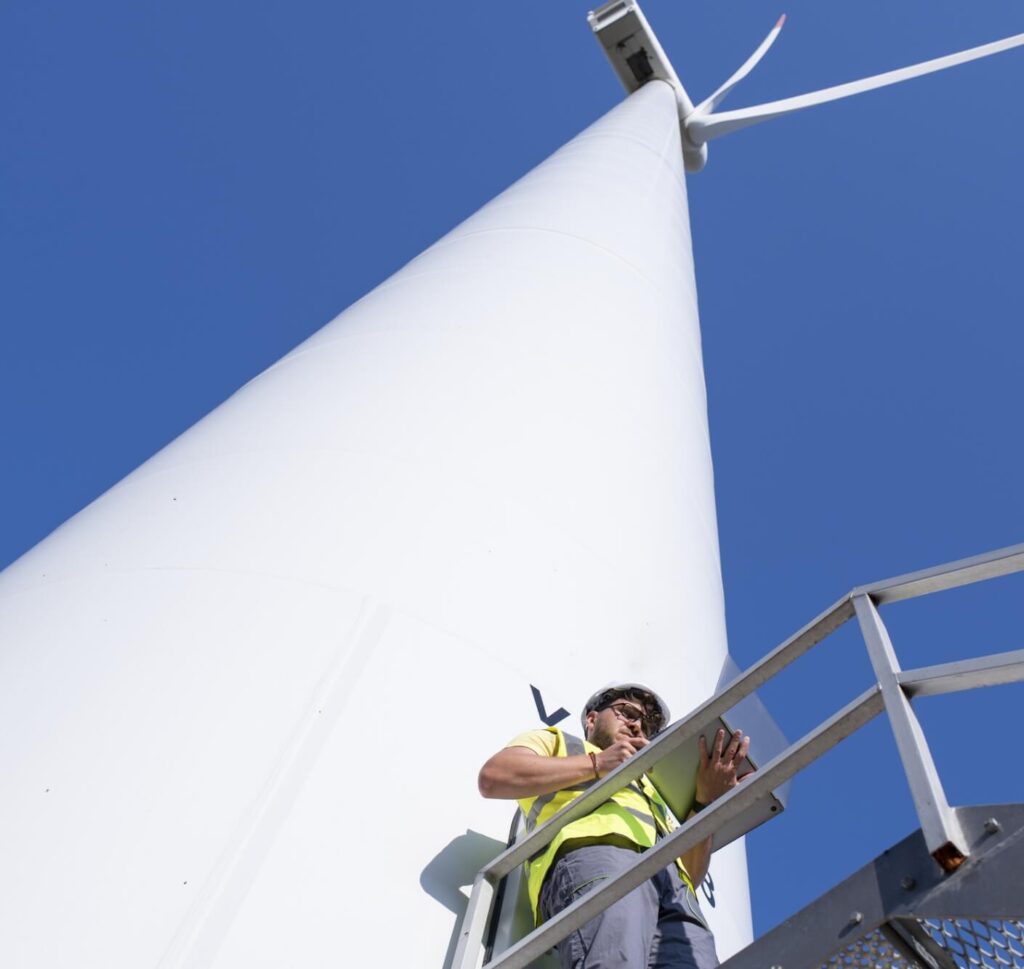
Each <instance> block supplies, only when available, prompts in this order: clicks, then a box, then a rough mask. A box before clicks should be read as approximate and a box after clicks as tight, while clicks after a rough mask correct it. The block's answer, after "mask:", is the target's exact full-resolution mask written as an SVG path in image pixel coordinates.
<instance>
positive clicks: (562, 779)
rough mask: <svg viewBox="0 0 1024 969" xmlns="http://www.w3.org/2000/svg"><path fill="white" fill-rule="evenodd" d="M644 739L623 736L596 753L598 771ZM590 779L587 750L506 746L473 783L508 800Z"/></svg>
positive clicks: (614, 763)
mask: <svg viewBox="0 0 1024 969" xmlns="http://www.w3.org/2000/svg"><path fill="white" fill-rule="evenodd" d="M645 743H646V741H645V740H643V738H640V737H624V738H622V739H620V740H617V741H616V742H615V743H614V744H612V746H611V747H608V748H607V749H606V750H602V751H600V753H596V754H595V755H594V756H595V758H596V760H597V773H598V775H599V776H600V777H604V775H605V774H607V773H608V772H609V771H611V770H613V769H614V768H616V767H618V766H619V764H621V763H622V762H623V761H625V760H628V759H629V758H630V757H632V756H633V754H635V753H636V752H637V750H638V749H639V748H640V747H641V746H643V745H644V744H645ZM591 780H594V762H593V761H592V760H591V759H590V755H589V754H574V755H572V756H571V757H543V756H541V755H540V754H538V753H537V752H536V751H535V750H531V749H530V748H529V747H506V748H505V749H504V750H499V751H498V752H497V753H496V754H495V755H494V756H493V757H492V758H491V759H490V760H489V761H487V763H486V764H484V766H483V767H482V768H481V769H480V777H479V778H478V780H477V786H478V787H479V788H480V793H481V794H482V795H483V796H484V797H497V798H505V799H509V800H511V799H513V798H521V797H536V796H537V795H539V794H550V793H551V792H552V791H563V790H565V788H567V787H572V786H573V785H575V784H580V783H582V782H583V781H591Z"/></svg>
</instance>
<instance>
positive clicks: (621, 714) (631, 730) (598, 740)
mask: <svg viewBox="0 0 1024 969" xmlns="http://www.w3.org/2000/svg"><path fill="white" fill-rule="evenodd" d="M643 715H644V711H643V708H642V707H641V706H640V704H639V703H636V702H635V701H634V700H627V699H625V698H624V697H617V698H616V699H614V700H612V701H611V703H610V704H608V705H607V706H604V707H603V708H602V709H600V710H591V712H590V713H588V714H587V740H589V741H590V742H591V743H592V744H594V746H595V747H600V748H601V749H602V750H604V749H606V748H607V747H610V746H611V745H612V744H613V743H615V741H617V740H622V739H623V738H627V737H643V736H645V734H644V729H643V725H642V722H643Z"/></svg>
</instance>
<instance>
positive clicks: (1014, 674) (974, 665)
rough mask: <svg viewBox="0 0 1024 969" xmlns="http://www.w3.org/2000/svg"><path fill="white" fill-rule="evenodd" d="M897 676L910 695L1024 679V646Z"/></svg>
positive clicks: (1017, 681)
mask: <svg viewBox="0 0 1024 969" xmlns="http://www.w3.org/2000/svg"><path fill="white" fill-rule="evenodd" d="M896 679H897V680H898V681H899V684H900V686H902V687H903V692H904V693H906V695H907V696H909V697H917V696H937V695H939V694H941V693H957V692H959V691H960V690H973V689H976V688H977V687H981V686H1002V685H1004V684H1006V683H1020V682H1021V681H1022V680H1024V649H1016V650H1013V651H1012V652H1008V653H995V654H993V655H992V656H978V657H976V658H975V659H965V660H959V661H957V662H955V663H941V664H940V665H938V666H922V667H919V668H918V669H916V670H904V671H903V672H902V673H899V674H897V676H896Z"/></svg>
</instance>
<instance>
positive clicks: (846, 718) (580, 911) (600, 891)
mask: <svg viewBox="0 0 1024 969" xmlns="http://www.w3.org/2000/svg"><path fill="white" fill-rule="evenodd" d="M882 709H883V702H882V696H881V692H880V691H879V689H878V687H877V686H873V687H871V689H869V690H867V691H866V692H864V693H863V694H861V696H859V697H858V698H857V699H856V700H854V701H853V702H852V703H849V704H847V705H846V706H845V707H844V708H843V709H842V710H840V711H839V712H838V713H837V714H835V716H833V717H831V718H830V719H829V720H827V721H826V722H825V723H823V724H821V726H819V727H817V728H816V729H815V730H812V731H811V732H810V733H808V734H807V735H806V736H805V737H803V738H802V739H801V740H799V741H797V742H796V743H795V744H793V745H792V746H790V747H789V748H788V749H787V750H785V751H783V752H782V753H781V754H779V756H777V757H775V758H773V759H772V760H770V761H769V762H768V763H767V764H765V765H764V766H763V767H761V768H760V769H759V770H758V771H757V773H756V774H754V775H752V776H751V777H750V778H749V779H748V780H746V781H744V783H742V784H740V785H738V786H737V787H734V788H733V789H732V790H731V791H730V792H729V793H728V794H726V795H724V796H723V797H721V798H719V799H718V800H717V801H715V803H714V804H713V805H711V807H710V808H709V809H708V810H706V811H702V812H701V813H700V814H698V815H695V816H694V817H692V818H690V820H689V821H687V822H686V823H685V824H683V825H681V826H680V827H679V828H677V829H676V830H675V831H673V832H672V834H670V835H669V836H668V837H666V838H662V839H660V840H659V841H658V842H657V843H656V844H655V846H654V847H652V848H648V849H647V850H646V851H644V852H643V853H642V854H639V855H637V860H636V861H635V862H634V863H633V864H632V865H630V866H629V867H628V868H627V869H625V870H624V871H623V872H622V873H621V874H620V875H619V876H618V877H617V878H615V879H612V880H609V881H607V882H605V883H604V884H603V885H601V887H599V888H596V889H594V890H593V891H592V892H589V893H588V894H586V895H584V896H583V897H582V898H580V899H578V900H577V901H576V902H574V903H573V904H572V905H570V906H569V907H568V908H565V909H563V910H562V911H561V912H559V913H558V915H556V916H554V917H553V918H552V919H549V920H548V921H547V922H545V923H544V925H542V926H541V927H540V928H539V929H537V930H535V931H534V932H532V933H530V935H528V936H526V938H524V939H521V940H520V941H519V942H517V943H516V944H515V945H514V946H512V947H511V948H509V949H507V950H506V951H505V952H503V953H502V954H501V956H499V957H498V958H497V959H494V960H493V961H491V962H489V963H488V964H487V969H526V967H527V966H529V965H530V963H532V962H533V961H534V960H535V959H537V958H538V957H539V956H541V955H542V954H543V953H544V952H546V951H547V950H548V949H550V948H551V947H552V946H554V945H557V944H558V943H559V942H560V941H561V940H562V939H564V938H565V937H566V936H567V935H569V934H570V933H572V932H574V931H575V930H576V929H578V928H579V927H580V926H581V925H583V924H584V923H585V922H589V921H590V920H591V919H592V918H593V917H594V916H595V915H597V914H598V913H600V912H603V911H604V910H605V909H606V908H608V906H609V905H612V904H613V903H615V902H617V901H618V900H619V899H620V898H622V897H623V896H625V895H627V894H628V893H629V892H631V891H632V890H633V889H634V888H636V887H637V885H640V884H641V883H643V882H645V881H646V880H647V879H648V878H650V877H651V876H652V875H654V874H655V873H656V872H658V871H660V870H661V869H662V868H664V867H665V866H666V865H669V864H671V863H672V861H673V860H674V859H676V858H678V857H679V856H680V855H683V854H685V853H686V852H687V851H689V850H690V849H691V848H693V847H694V846H695V845H697V844H699V843H700V842H702V841H703V840H704V839H705V838H707V837H708V836H710V835H712V834H713V833H714V831H715V828H716V827H717V826H718V824H720V823H722V822H725V821H728V820H730V819H732V818H735V817H737V816H739V815H740V814H742V813H743V811H745V810H746V809H747V808H748V807H749V806H750V805H751V804H753V803H754V801H756V800H757V799H758V798H760V797H764V796H766V795H767V794H768V792H769V791H772V790H773V789H774V788H776V787H778V786H779V785H780V784H782V783H784V782H785V781H787V780H789V779H790V778H791V777H792V776H793V775H794V774H796V773H798V772H799V771H800V770H802V769H803V768H804V767H806V766H807V765H808V764H810V763H812V762H813V761H814V760H816V759H817V758H818V757H820V756H821V754H822V753H824V752H825V751H826V750H830V749H831V748H832V747H834V746H835V745H836V744H838V743H839V742H840V741H841V740H843V739H844V738H845V737H848V736H849V735H850V734H851V733H853V732H854V731H855V730H857V729H858V728H860V727H862V726H863V725H864V724H865V723H867V722H868V721H869V720H871V719H872V718H874V717H876V716H877V715H878V714H879V713H881V712H882ZM630 759H631V760H636V759H637V758H636V757H633V758H630ZM467 954H471V952H468V953H467ZM471 966H472V963H468V962H461V963H460V962H453V967H454V969H470V967H471Z"/></svg>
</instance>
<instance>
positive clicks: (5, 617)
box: [0, 82, 750, 969]
mask: <svg viewBox="0 0 1024 969" xmlns="http://www.w3.org/2000/svg"><path fill="white" fill-rule="evenodd" d="M0 641H2V643H3V647H2V649H0V757H2V760H0V766H2V769H3V773H4V776H5V778H6V779H8V785H7V793H6V796H5V798H4V799H3V801H2V802H0V824H2V826H3V830H4V831H5V832H8V835H9V836H7V837H5V838H4V839H3V842H2V848H0V865H2V867H3V870H4V871H5V873H7V876H8V877H6V878H5V879H4V880H3V882H2V887H0V964H3V965H5V966H6V965H13V966H18V965H32V966H53V967H57V966H61V967H63V966H67V965H75V966H77V967H83V969H84V967H88V966H96V967H100V966H102V967H104V969H110V967H120V966H124V967H132V969H137V967H139V966H157V965H159V966H161V967H178V966H217V967H236V966H238V967H241V966H245V967H253V966H281V965H299V964H301V965H304V966H318V965H323V966H337V965H338V964H340V963H345V964H353V965H355V964H369V963H370V962H371V961H372V962H378V961H380V960H381V959H382V958H383V957H384V956H385V955H386V954H388V953H390V952H391V951H392V947H393V946H395V945H396V944H397V945H399V946H400V948H401V951H402V954H403V957H404V961H405V962H407V963H408V962H412V963H414V964H417V965H422V966H424V967H438V966H440V965H442V963H443V960H444V958H445V954H446V952H447V951H449V945H450V942H451V933H452V931H453V928H454V926H455V923H456V916H457V914H458V912H459V911H460V906H462V905H464V903H465V898H464V895H463V894H462V893H460V892H459V890H458V885H459V884H460V883H463V884H464V883H466V882H468V881H469V879H470V877H471V876H472V874H473V872H474V871H475V870H476V869H477V868H478V867H479V866H480V864H482V863H483V861H484V860H486V858H487V856H488V854H489V853H492V852H494V851H496V849H497V846H498V842H499V840H500V841H503V839H504V837H505V834H506V831H507V824H508V819H509V816H510V811H509V808H508V805H505V804H501V803H494V802H485V801H483V800H482V799H480V798H479V796H478V795H477V793H476V789H475V777H476V770H477V768H478V766H479V764H480V763H481V762H482V761H483V760H484V758H485V757H486V756H487V755H488V754H489V753H491V752H492V751H493V750H494V749H495V748H496V747H498V746H499V745H501V744H502V743H504V742H505V741H506V740H507V739H508V737H509V736H510V735H511V734H512V733H514V732H517V731H518V730H520V729H525V728H528V727H530V726H533V725H535V724H536V723H537V714H536V711H535V709H534V706H533V699H532V695H531V692H530V689H529V687H530V685H536V686H537V687H538V688H540V689H541V691H542V694H543V697H544V701H545V704H546V705H547V707H548V709H549V710H551V709H555V708H557V707H559V706H564V707H566V708H567V709H569V710H571V711H573V720H572V721H571V724H572V725H574V724H575V715H576V712H577V711H578V709H579V706H580V704H581V703H582V702H583V700H584V699H585V697H586V696H587V695H588V694H589V693H590V691H592V690H593V689H594V688H595V687H596V686H597V685H599V684H600V683H602V682H604V681H607V680H609V679H612V678H619V677H625V678H629V679H640V680H646V681H649V682H651V683H652V685H656V686H657V687H658V688H659V690H660V691H661V692H663V694H664V695H665V696H666V698H667V699H668V701H669V703H670V704H671V705H672V707H673V709H674V710H675V711H676V712H677V713H679V712H682V711H683V710H685V709H687V708H689V707H690V706H692V705H693V704H694V703H696V702H697V700H699V699H701V698H702V697H704V696H705V695H707V694H709V693H710V692H712V691H713V689H714V687H715V684H716V682H717V679H718V675H719V672H720V670H721V668H722V664H723V662H724V661H725V656H726V645H725V631H724V618H723V607H722V593H721V581H720V576H719V566H718V546H717V535H716V523H715V510H714V494H713V483H712V476H711V459H710V449H709V446H708V432H707V421H706V405H705V397H704V383H703V374H702V369H701V356H700V335H699V330H698V321H697V309H696V292H695V286H694V280H693V271H692V254H691V250H690V237H689V228H688V217H687V207H686V191H685V184H684V181H683V174H682V155H681V151H680V144H679V126H678V120H677V114H676V107H675V100H674V95H673V93H672V91H671V89H670V88H669V87H668V86H667V85H665V84H662V83H660V82H653V83H651V84H649V85H648V86H647V87H645V88H643V89H641V91H639V92H638V93H637V94H636V95H634V96H632V97H631V98H630V99H629V100H628V101H627V102H625V103H624V104H622V105H620V106H619V107H617V108H615V109H614V110H613V111H611V112H610V113H609V114H608V115H607V116H606V117H605V118H604V119H602V120H600V121H599V122H597V123H596V124H595V125H594V126H592V127H591V128H590V129H588V130H587V131H585V132H584V133H583V134H581V135H580V136H579V137H577V138H576V139H575V140H574V141H572V142H570V144H569V145H567V146H566V147H565V148H564V149H562V150H561V151H560V152H558V153H556V154H555V155H554V156H553V157H552V158H551V159H549V160H548V161H547V162H545V163H544V164H542V165H541V166H539V167H538V168H537V169H536V170H535V171H534V172H532V173H530V175H528V176H527V177H526V178H524V179H523V180H521V181H520V182H519V183H517V184H516V185H514V186H513V187H512V188H511V189H509V190H508V191H507V192H505V193H504V194H502V195H501V196H499V197H498V198H497V199H495V200H494V202H492V203H491V204H490V205H488V206H486V207H485V208H484V209H482V210H481V211H480V212H479V213H478V214H477V215H475V216H474V217H472V218H471V219H469V220H467V221H466V222H465V223H463V224H462V225H461V226H459V227H458V228H456V229H455V230H454V231H453V232H452V233H451V234H449V235H448V236H446V237H445V238H444V239H442V240H441V241H440V242H439V243H438V244H437V245H435V246H434V247H432V248H431V249H430V250H428V251H427V252H426V253H425V254H424V255H423V256H421V257H419V258H418V259H416V260H414V261H413V262H412V263H410V265H409V266H407V267H406V268H405V269H404V270H402V271H401V272H400V273H398V274H396V275H395V276H394V277H392V279H391V280H389V281H388V282H386V283H385V284H384V285H382V286H381V287H379V288H378V289H377V290H375V291H374V292H373V293H371V294H369V295H368V296H367V297H365V298H364V299H363V300H361V301H360V302H358V303H357V304H356V305H354V306H353V307H351V308H350V309H349V310H347V311H346V312H345V313H343V314H342V315H341V316H339V317H338V318H337V319H336V320H334V321H333V322H332V323H330V324H329V325H328V326H326V327H324V329H323V330H321V331H320V332H319V333H318V334H316V335H315V336H314V337H313V338H311V339H310V340H308V341H307V342H306V343H304V344H303V345H302V346H300V347H298V348H297V349H296V350H295V351H293V352H292V353H291V354H289V355H288V356H287V357H285V358H284V359H283V360H282V361H280V362H279V363H278V364H276V365H275V366H273V367H271V368H270V369H269V370H268V371H267V372H266V373H264V374H262V375H261V376H259V377H257V378H256V379H254V380H253V381H251V382H250V383H249V384H248V385H246V386H245V387H244V388H242V389H241V390H240V391H239V392H238V393H237V394H235V395H234V396H233V397H232V398H231V399H230V400H229V401H227V402H226V403H225V404H223V405H222V406H221V407H219V408H218V409H217V410H216V411H214V412H213V413H212V414H211V415H209V416H208V417H207V418H205V419H204V420H203V421H201V422H199V423H198V424H197V425H196V426H195V427H193V428H192V429H191V430H189V431H188V432H187V433H185V434H184V435H182V436H181V437H180V438H179V439H178V440H177V441H175V442H174V443H172V444H171V445H170V446H168V447H167V448H165V449H164V450H163V451H161V452H160V453H159V454H157V455H156V456H155V457H154V458H152V459H151V460H150V461H148V462H146V463H145V464H144V465H143V466H142V467H141V468H139V469H138V470H137V471H136V472H134V473H133V474H132V475H130V476H129V477H128V478H126V479H125V480H124V481H123V482H122V483H121V484H119V485H118V486H116V487H115V488H113V489H112V490H111V491H110V492H108V493H107V494H106V495H104V496H103V497H102V498H100V499H99V500H97V501H96V502H94V503H93V504H92V505H91V506H89V507H88V508H87V509H85V510H84V511H82V512H81V513H80V514H79V515H77V516H75V517H74V518H73V519H71V520H70V521H69V522H67V523H66V524H65V525H63V526H62V527H61V528H60V529H58V530H57V531H56V532H54V534H53V535H51V536H50V537H49V538H48V539H47V540H46V541H44V542H42V543H41V544H40V545H39V546H37V547H36V548H35V549H34V550H32V551H31V552H30V553H28V554H27V555H26V556H24V557H23V558H22V559H21V560H19V561H18V562H17V563H15V564H14V565H12V566H11V567H10V568H9V569H8V570H7V571H5V572H4V573H3V575H2V576H0ZM11 832H15V833H16V834H15V835H13V836H11V835H10V833H11ZM722 855H723V856H724V857H722V856H716V860H715V862H714V864H713V869H712V870H713V872H714V874H715V881H716V885H717V888H718V892H717V908H716V909H715V911H714V912H713V913H712V918H713V920H714V922H715V926H716V929H717V931H718V934H719V941H720V949H721V950H722V954H723V955H725V954H728V953H729V952H731V951H733V950H734V949H735V948H736V947H738V945H741V944H743V943H745V942H746V941H747V940H748V939H749V937H750V917H749V903H748V899H747V887H746V875H745V862H744V858H743V852H742V845H741V844H737V846H731V847H730V849H728V850H727V852H723V853H722ZM397 925H401V940H400V942H398V943H395V942H394V941H392V938H391V936H392V934H393V929H392V926H397ZM55 926H56V928H55Z"/></svg>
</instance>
